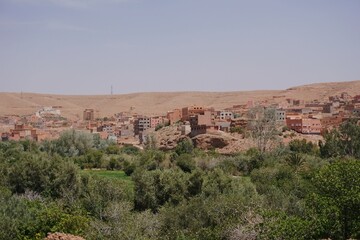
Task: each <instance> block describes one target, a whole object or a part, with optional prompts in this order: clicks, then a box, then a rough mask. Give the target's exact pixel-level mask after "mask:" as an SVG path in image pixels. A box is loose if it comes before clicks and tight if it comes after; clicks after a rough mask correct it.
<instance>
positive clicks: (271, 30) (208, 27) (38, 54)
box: [0, 0, 360, 94]
mask: <svg viewBox="0 0 360 240" xmlns="http://www.w3.org/2000/svg"><path fill="white" fill-rule="evenodd" d="M359 79H360V0H336V1H335V0H271V1H270V0H247V1H243V0H0V92H6V91H11V92H20V91H24V92H42V93H61V94H107V93H110V86H111V85H113V89H114V93H128V92H143V91H188V90H195V91H237V90H253V89H285V88H287V87H290V86H296V85H302V84H307V83H314V82H328V81H349V80H359Z"/></svg>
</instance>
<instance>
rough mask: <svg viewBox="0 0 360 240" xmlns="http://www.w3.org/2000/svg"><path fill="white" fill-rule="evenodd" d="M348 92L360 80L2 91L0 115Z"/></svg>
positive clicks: (73, 113)
mask: <svg viewBox="0 0 360 240" xmlns="http://www.w3.org/2000/svg"><path fill="white" fill-rule="evenodd" d="M341 92H348V93H349V94H350V95H356V94H360V80H358V81H351V82H333V83H317V84H310V85H304V86H299V87H292V88H289V89H286V90H271V91H266V90H264V91H237V92H159V93H156V92H151V93H132V94H121V95H89V96H85V95H83V96H81V95H79V96H73V95H51V94H36V93H0V115H8V114H18V115H24V114H31V113H34V112H35V111H36V110H38V109H39V108H41V107H44V106H61V107H62V108H61V111H62V114H63V115H64V116H66V117H70V118H77V117H81V116H82V111H83V110H84V109H85V108H93V109H95V110H96V111H97V117H103V116H111V115H113V114H114V113H118V112H121V111H130V110H131V111H132V112H133V113H138V114H146V115H157V114H165V113H166V112H167V111H169V110H172V109H174V108H181V107H183V106H189V105H194V104H195V105H204V106H208V107H214V108H216V109H221V108H226V107H231V106H233V105H237V104H245V103H246V102H247V101H249V100H252V101H266V100H267V101H274V102H280V101H285V99H286V98H294V99H301V100H305V101H310V100H315V99H318V100H322V99H325V98H327V97H328V96H332V95H336V94H340V93H341Z"/></svg>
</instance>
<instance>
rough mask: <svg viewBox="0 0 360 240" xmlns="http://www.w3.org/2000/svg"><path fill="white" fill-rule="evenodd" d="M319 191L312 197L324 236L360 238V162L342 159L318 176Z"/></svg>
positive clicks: (313, 206)
mask: <svg viewBox="0 0 360 240" xmlns="http://www.w3.org/2000/svg"><path fill="white" fill-rule="evenodd" d="M314 184H315V187H316V190H315V192H314V193H313V194H312V195H311V196H310V198H309V199H308V202H309V207H310V209H312V211H314V214H315V218H316V221H317V223H318V224H319V226H321V227H319V228H320V229H322V230H323V232H322V234H321V236H319V237H321V238H324V237H325V238H327V237H330V238H334V239H348V238H356V239H357V238H360V162H359V161H358V160H339V161H336V162H335V163H333V164H330V165H328V166H325V167H324V168H323V169H321V171H320V172H319V173H318V174H317V175H316V176H315V178H314Z"/></svg>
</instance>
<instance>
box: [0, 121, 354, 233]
mask: <svg viewBox="0 0 360 240" xmlns="http://www.w3.org/2000/svg"><path fill="white" fill-rule="evenodd" d="M359 132H360V126H358V125H356V123H355V122H353V121H351V122H349V123H345V124H344V125H343V126H342V127H341V128H340V129H339V130H334V131H332V132H330V133H329V135H327V136H326V137H325V141H324V142H323V143H321V144H320V146H319V147H318V146H317V145H315V144H313V143H309V142H306V141H304V140H301V141H299V140H293V141H291V142H290V144H289V146H287V147H281V148H280V149H275V150H274V151H272V152H269V151H266V147H265V148H264V145H262V147H260V148H254V149H249V150H248V151H247V152H245V153H238V154H235V155H232V156H223V155H219V154H215V153H214V152H209V153H205V152H202V151H200V150H199V149H196V148H194V146H193V145H192V142H191V141H189V140H184V141H183V142H181V143H179V145H178V146H177V147H176V148H175V149H174V150H173V151H170V152H162V151H159V150H157V149H155V148H154V146H153V144H149V145H148V148H147V149H146V150H144V151H140V150H139V149H137V148H135V147H131V146H126V147H123V148H119V147H118V146H117V145H114V144H113V143H111V142H107V141H101V140H100V139H99V138H98V137H96V136H95V137H93V136H92V135H90V134H84V133H78V132H76V131H69V132H66V133H64V135H62V136H61V138H60V139H59V140H56V141H51V142H44V143H42V144H36V143H34V142H31V141H20V142H0V214H1V218H0V239H43V238H44V237H45V236H46V234H47V233H48V232H64V233H70V234H75V235H79V236H83V237H85V238H86V239H90V240H91V239H114V240H115V239H229V240H232V239H327V238H331V239H349V238H353V239H359V238H360V217H359V216H360V159H359V154H358V149H359V148H358V146H359V143H360V135H359V134H358V133H359ZM261 141H263V140H261ZM266 141H268V140H266ZM338 144H340V146H341V147H337V146H338Z"/></svg>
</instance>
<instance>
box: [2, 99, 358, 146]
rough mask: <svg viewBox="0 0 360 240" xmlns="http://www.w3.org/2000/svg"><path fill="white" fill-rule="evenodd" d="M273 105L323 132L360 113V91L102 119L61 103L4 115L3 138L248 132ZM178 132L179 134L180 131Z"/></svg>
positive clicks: (286, 121) (303, 130) (281, 119)
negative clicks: (258, 112) (73, 112)
mask: <svg viewBox="0 0 360 240" xmlns="http://www.w3.org/2000/svg"><path fill="white" fill-rule="evenodd" d="M273 98H274V99H276V96H274V97H273ZM259 107H260V108H263V109H269V108H271V109H274V114H275V116H274V118H275V119H276V123H277V125H278V126H279V127H282V128H283V129H284V128H286V129H288V130H292V131H295V132H296V133H297V134H301V135H304V136H305V135H322V134H323V133H324V132H326V131H328V130H330V129H332V128H336V127H338V126H339V125H340V124H341V123H342V122H344V121H345V120H346V119H349V118H352V117H356V116H358V115H359V113H360V95H356V96H350V95H349V94H347V93H346V92H343V93H341V94H340V95H336V96H330V97H329V98H328V100H327V101H318V100H314V101H311V102H305V101H302V100H297V99H286V101H284V102H281V103H274V102H272V103H269V102H268V101H263V102H253V101H248V102H247V103H246V104H241V105H234V106H231V107H228V108H225V109H214V108H209V107H206V106H187V107H182V108H178V109H173V110H170V111H168V112H167V113H164V114H163V115H162V116H143V115H140V114H137V113H133V112H131V111H128V112H120V113H117V114H114V115H113V116H108V117H102V118H100V117H98V116H96V115H97V109H84V111H83V115H82V119H78V120H69V119H67V118H65V117H63V116H62V115H61V109H62V107H61V106H49V107H43V108H41V109H39V110H38V111H37V112H35V113H34V114H31V115H25V116H17V115H7V116H1V117H0V134H1V141H8V140H15V141H16V140H22V139H31V140H35V141H44V140H52V139H57V138H58V137H59V136H60V134H61V132H63V131H65V130H68V129H75V130H79V131H86V132H89V133H93V134H98V135H99V137H100V138H101V139H104V140H112V141H115V142H117V143H118V144H119V145H137V146H141V145H142V144H144V143H145V142H146V139H147V136H148V135H149V134H150V133H152V132H154V131H157V130H159V129H161V128H163V127H165V126H176V128H177V130H178V131H179V134H181V135H182V136H189V137H192V138H193V137H196V136H198V135H201V134H211V133H214V134H216V133H219V132H224V133H233V132H244V131H246V130H247V128H248V126H249V122H251V121H253V120H255V119H256V117H257V116H252V117H251V116H250V115H249V112H250V111H251V110H252V109H254V108H259ZM177 134H178V133H177Z"/></svg>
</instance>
